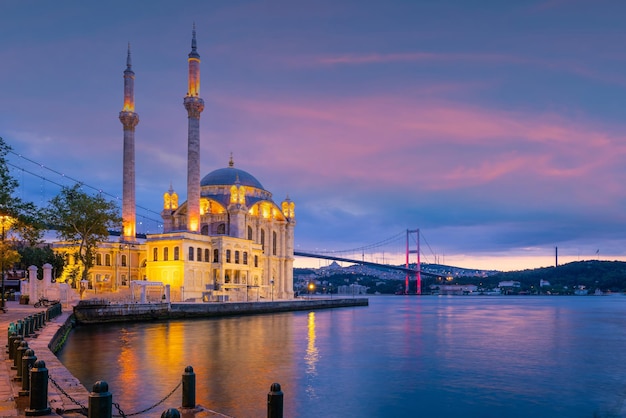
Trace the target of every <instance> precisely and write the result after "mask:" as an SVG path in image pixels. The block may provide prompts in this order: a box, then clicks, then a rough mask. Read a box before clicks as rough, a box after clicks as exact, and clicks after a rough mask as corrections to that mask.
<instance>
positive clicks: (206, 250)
mask: <svg viewBox="0 0 626 418" xmlns="http://www.w3.org/2000/svg"><path fill="white" fill-rule="evenodd" d="M209 254H210V252H209V249H208V248H206V249H205V250H204V262H205V263H208V262H209Z"/></svg>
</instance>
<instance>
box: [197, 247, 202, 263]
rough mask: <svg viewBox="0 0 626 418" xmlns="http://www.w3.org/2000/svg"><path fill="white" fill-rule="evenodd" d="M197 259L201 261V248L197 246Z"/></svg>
mask: <svg viewBox="0 0 626 418" xmlns="http://www.w3.org/2000/svg"><path fill="white" fill-rule="evenodd" d="M197 261H202V248H198V257H197Z"/></svg>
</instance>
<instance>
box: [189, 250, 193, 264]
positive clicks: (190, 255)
mask: <svg viewBox="0 0 626 418" xmlns="http://www.w3.org/2000/svg"><path fill="white" fill-rule="evenodd" d="M189 261H193V247H189Z"/></svg>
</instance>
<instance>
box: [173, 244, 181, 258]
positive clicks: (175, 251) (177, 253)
mask: <svg viewBox="0 0 626 418" xmlns="http://www.w3.org/2000/svg"><path fill="white" fill-rule="evenodd" d="M179 258H180V248H178V247H174V260H178V259H179Z"/></svg>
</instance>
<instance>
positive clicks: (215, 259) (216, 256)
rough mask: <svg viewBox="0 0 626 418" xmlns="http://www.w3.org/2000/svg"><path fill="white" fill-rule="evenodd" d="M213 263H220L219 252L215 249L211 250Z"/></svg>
mask: <svg viewBox="0 0 626 418" xmlns="http://www.w3.org/2000/svg"><path fill="white" fill-rule="evenodd" d="M213 262H214V263H219V262H220V252H219V250H218V249H217V248H216V249H214V250H213Z"/></svg>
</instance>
